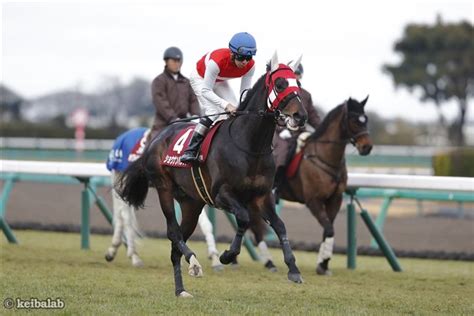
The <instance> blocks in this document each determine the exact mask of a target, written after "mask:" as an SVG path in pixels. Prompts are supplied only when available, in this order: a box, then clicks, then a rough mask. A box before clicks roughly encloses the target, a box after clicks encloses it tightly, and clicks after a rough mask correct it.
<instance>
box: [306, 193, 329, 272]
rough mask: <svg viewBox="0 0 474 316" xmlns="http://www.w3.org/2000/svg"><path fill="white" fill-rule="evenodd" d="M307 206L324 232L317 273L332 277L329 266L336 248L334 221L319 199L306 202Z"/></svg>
mask: <svg viewBox="0 0 474 316" xmlns="http://www.w3.org/2000/svg"><path fill="white" fill-rule="evenodd" d="M306 206H308V208H309V210H310V211H311V213H312V214H313V215H314V217H316V219H317V220H318V222H319V224H320V225H321V226H322V227H323V230H324V231H323V240H322V242H321V245H320V246H319V251H318V262H317V266H316V273H317V274H319V275H331V271H329V270H328V264H329V260H331V257H332V250H333V247H334V227H333V225H332V221H331V219H330V218H329V216H328V213H327V212H326V206H325V205H324V204H323V202H321V201H320V200H319V199H316V198H313V199H311V200H309V201H308V202H306Z"/></svg>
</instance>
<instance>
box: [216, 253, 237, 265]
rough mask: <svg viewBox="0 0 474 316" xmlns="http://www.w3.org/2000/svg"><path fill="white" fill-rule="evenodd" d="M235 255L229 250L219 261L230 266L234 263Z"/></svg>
mask: <svg viewBox="0 0 474 316" xmlns="http://www.w3.org/2000/svg"><path fill="white" fill-rule="evenodd" d="M234 259H235V255H234V254H233V253H231V252H230V251H229V250H226V251H224V252H223V253H222V255H221V256H220V257H219V260H220V262H221V263H222V264H229V263H231V262H232V261H234Z"/></svg>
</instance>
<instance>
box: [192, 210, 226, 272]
mask: <svg viewBox="0 0 474 316" xmlns="http://www.w3.org/2000/svg"><path fill="white" fill-rule="evenodd" d="M198 223H199V227H200V228H201V231H202V233H203V234H204V237H205V238H206V244H207V254H208V256H209V259H211V266H212V269H213V270H214V271H222V270H223V269H224V266H223V265H222V263H221V262H220V261H219V251H217V247H216V240H215V238H214V234H213V233H212V223H211V221H210V220H209V217H207V213H206V210H205V209H203V210H202V212H201V215H199V220H198Z"/></svg>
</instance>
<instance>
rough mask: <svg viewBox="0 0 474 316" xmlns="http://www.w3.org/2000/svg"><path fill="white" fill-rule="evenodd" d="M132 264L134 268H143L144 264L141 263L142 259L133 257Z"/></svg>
mask: <svg viewBox="0 0 474 316" xmlns="http://www.w3.org/2000/svg"><path fill="white" fill-rule="evenodd" d="M132 265H133V266H134V267H135V268H143V266H144V265H145V264H144V263H143V261H142V260H141V259H134V260H132Z"/></svg>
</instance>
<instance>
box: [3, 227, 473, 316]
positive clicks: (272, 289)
mask: <svg viewBox="0 0 474 316" xmlns="http://www.w3.org/2000/svg"><path fill="white" fill-rule="evenodd" d="M15 234H16V236H17V238H18V240H19V242H20V244H19V245H10V244H8V243H7V242H6V241H5V239H3V240H2V242H1V243H0V257H1V260H0V299H2V301H3V300H5V299H6V298H21V299H26V300H29V299H30V298H38V299H41V300H44V299H46V298H52V299H55V298H61V299H62V300H63V301H64V302H65V304H66V306H65V308H64V309H62V310H57V311H53V312H54V313H58V314H67V315H69V314H74V315H76V314H80V315H90V314H100V315H119V314H126V315H150V314H180V315H182V314H185V315H196V314H197V315H201V314H202V315H204V314H205V315H209V314H219V315H221V314H238V315H245V314H251V315H268V314H282V315H295V314H326V315H327V314H329V315H334V314H350V315H365V314H373V315H380V314H384V315H386V314H392V315H394V314H397V315H398V314H416V315H419V314H426V315H429V314H433V313H441V314H450V315H459V314H471V315H472V314H474V303H473V302H474V264H472V262H458V261H435V260H423V259H421V260H420V259H401V260H400V264H401V266H402V268H403V269H404V272H402V273H395V272H392V271H391V269H390V267H389V265H388V263H387V262H386V260H385V259H384V258H381V257H362V256H359V257H358V258H357V269H356V270H355V271H351V270H347V269H346V268H345V265H346V257H345V256H335V257H334V258H333V260H332V261H331V267H332V270H333V273H334V275H333V276H332V277H320V276H317V275H316V274H315V262H316V255H315V254H314V253H308V252H295V255H296V260H297V264H298V266H299V268H300V270H301V272H302V275H303V278H304V280H305V283H304V284H302V285H298V284H293V283H291V282H289V281H287V278H286V273H287V269H286V266H285V265H284V263H283V259H282V254H281V251H280V250H279V249H274V250H271V251H272V254H273V256H274V258H275V263H276V264H277V266H278V268H279V271H278V272H277V273H270V272H268V271H266V270H265V269H264V268H263V266H262V265H261V264H260V263H258V262H253V261H252V260H251V259H250V257H249V256H248V254H247V253H245V248H243V250H242V251H243V252H242V255H241V256H240V259H239V260H240V266H239V268H236V269H234V268H231V267H226V268H225V270H224V271H222V272H213V271H212V269H211V267H210V262H209V260H207V259H206V246H205V244H204V243H201V242H189V245H190V247H191V249H193V250H194V251H195V252H196V254H197V255H198V259H199V260H200V262H201V264H202V265H203V267H204V277H203V278H199V279H195V278H192V277H190V276H189V275H187V263H186V262H185V261H184V260H183V266H182V270H183V278H184V282H185V288H186V290H187V291H188V292H190V293H191V294H193V295H194V298H193V299H177V298H176V297H175V296H174V283H173V274H172V267H171V262H170V260H169V257H170V251H169V249H170V245H169V241H168V240H162V239H146V240H143V241H142V245H141V247H140V248H139V253H140V255H141V256H142V258H143V260H144V261H145V267H144V268H140V269H136V268H133V267H132V266H131V264H130V262H129V260H128V259H127V258H126V256H125V249H124V248H121V249H120V251H119V253H118V254H117V257H116V259H115V261H114V262H112V263H107V262H105V260H104V253H105V250H106V248H107V247H108V246H109V243H110V237H109V236H99V235H92V236H91V249H90V250H87V251H83V250H80V248H79V244H80V236H79V234H71V233H51V232H38V231H16V232H15ZM227 246H228V245H222V244H220V245H219V249H220V250H224V249H225V248H226V247H227ZM27 312H31V310H30V311H27V310H16V309H12V310H8V309H5V308H3V307H0V314H9V313H11V314H18V313H21V314H23V313H25V314H26V313H27ZM34 312H40V313H46V314H49V313H51V312H52V311H51V310H48V311H39V310H35V311H34Z"/></svg>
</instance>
